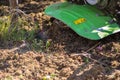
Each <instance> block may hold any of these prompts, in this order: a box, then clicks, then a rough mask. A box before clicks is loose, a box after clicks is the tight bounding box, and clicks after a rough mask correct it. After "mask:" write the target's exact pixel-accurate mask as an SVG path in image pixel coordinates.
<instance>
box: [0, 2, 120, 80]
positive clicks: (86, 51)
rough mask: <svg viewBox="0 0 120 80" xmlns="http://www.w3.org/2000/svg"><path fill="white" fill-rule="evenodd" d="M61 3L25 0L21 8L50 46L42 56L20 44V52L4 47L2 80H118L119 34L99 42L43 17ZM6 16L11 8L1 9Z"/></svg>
mask: <svg viewBox="0 0 120 80" xmlns="http://www.w3.org/2000/svg"><path fill="white" fill-rule="evenodd" d="M58 1H59V0H55V1H54V0H31V2H30V1H27V0H26V1H25V2H24V3H21V4H20V5H19V7H20V9H21V10H23V11H24V12H25V13H27V15H29V16H31V17H32V19H33V20H34V21H35V22H37V23H38V26H39V27H40V29H42V30H43V31H44V32H45V33H46V34H47V37H48V39H50V40H51V45H50V47H49V48H48V50H47V51H45V52H41V53H39V52H35V51H31V50H30V49H28V48H27V47H25V48H24V47H23V48H20V47H19V46H20V45H21V43H19V44H18V45H17V48H16V47H15V46H12V45H7V47H6V46H5V47H4V46H1V49H0V56H1V57H0V80H47V79H46V78H50V79H48V80H119V79H120V37H119V35H120V34H119V33H118V34H115V35H112V36H109V37H107V38H105V39H103V40H99V41H91V40H88V39H85V38H82V37H80V36H78V35H77V34H76V33H75V32H73V31H72V30H71V29H70V28H69V27H68V26H66V25H65V24H63V23H62V22H60V21H58V20H56V19H55V20H53V19H51V18H50V17H49V16H47V15H45V14H44V12H43V11H44V9H45V7H47V6H48V5H50V4H53V3H55V2H58ZM2 4H3V3H2ZM6 5H7V4H6ZM7 13H9V11H8V6H4V5H3V6H0V15H1V16H2V15H3V14H7ZM38 34H39V33H38ZM38 34H37V35H38ZM37 38H39V36H37ZM43 40H44V39H43ZM11 44H13V43H11ZM3 47H4V49H3ZM8 48H10V49H8ZM23 52H24V53H23Z"/></svg>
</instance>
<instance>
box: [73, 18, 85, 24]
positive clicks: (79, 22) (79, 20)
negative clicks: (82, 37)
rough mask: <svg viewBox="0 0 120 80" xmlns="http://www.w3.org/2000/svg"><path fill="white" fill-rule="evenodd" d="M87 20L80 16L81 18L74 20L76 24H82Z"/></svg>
mask: <svg viewBox="0 0 120 80" xmlns="http://www.w3.org/2000/svg"><path fill="white" fill-rule="evenodd" d="M85 21H86V19H85V18H79V19H77V20H75V21H74V24H81V23H83V22H85Z"/></svg>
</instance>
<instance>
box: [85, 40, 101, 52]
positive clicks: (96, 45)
mask: <svg viewBox="0 0 120 80" xmlns="http://www.w3.org/2000/svg"><path fill="white" fill-rule="evenodd" d="M100 43H101V42H98V43H97V44H95V45H94V46H92V47H91V48H89V49H88V50H87V51H86V52H89V51H91V50H93V49H94V48H96V47H97V46H98V45H99V44H100Z"/></svg>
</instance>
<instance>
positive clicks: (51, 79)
mask: <svg viewBox="0 0 120 80" xmlns="http://www.w3.org/2000/svg"><path fill="white" fill-rule="evenodd" d="M55 77H56V74H51V75H46V76H44V77H43V79H42V80H53V79H54V78H55Z"/></svg>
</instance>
